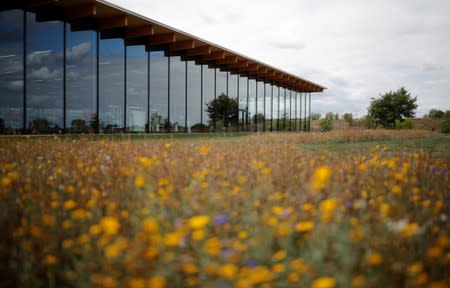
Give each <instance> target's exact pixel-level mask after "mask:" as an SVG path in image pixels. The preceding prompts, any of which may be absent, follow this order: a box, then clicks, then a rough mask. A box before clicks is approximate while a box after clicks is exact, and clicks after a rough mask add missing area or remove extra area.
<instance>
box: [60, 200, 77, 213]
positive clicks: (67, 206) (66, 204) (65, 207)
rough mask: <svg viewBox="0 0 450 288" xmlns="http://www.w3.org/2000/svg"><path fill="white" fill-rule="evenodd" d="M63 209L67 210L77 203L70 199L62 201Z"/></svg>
mask: <svg viewBox="0 0 450 288" xmlns="http://www.w3.org/2000/svg"><path fill="white" fill-rule="evenodd" d="M63 206H64V209H66V210H69V209H72V208H74V207H75V206H77V203H76V202H75V201H73V200H72V199H70V200H67V201H64V205H63Z"/></svg>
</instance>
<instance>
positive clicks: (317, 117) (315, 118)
mask: <svg viewBox="0 0 450 288" xmlns="http://www.w3.org/2000/svg"><path fill="white" fill-rule="evenodd" d="M321 116H322V115H320V113H314V112H313V113H311V120H319V119H320V117H321Z"/></svg>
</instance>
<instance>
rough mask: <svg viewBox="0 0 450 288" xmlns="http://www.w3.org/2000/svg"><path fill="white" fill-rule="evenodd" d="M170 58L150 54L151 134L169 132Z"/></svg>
mask: <svg viewBox="0 0 450 288" xmlns="http://www.w3.org/2000/svg"><path fill="white" fill-rule="evenodd" d="M168 68H169V67H168V58H167V57H165V56H164V52H162V51H157V52H150V132H156V133H157V132H167V131H168V128H169V126H168V114H167V113H168V112H167V111H168V93H169V92H168V85H169V82H168V81H169V78H168V73H169V70H168Z"/></svg>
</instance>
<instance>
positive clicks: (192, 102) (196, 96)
mask: <svg viewBox="0 0 450 288" xmlns="http://www.w3.org/2000/svg"><path fill="white" fill-rule="evenodd" d="M201 69H202V66H200V65H195V62H193V61H189V62H188V75H187V76H188V83H187V86H188V91H187V96H188V97H187V98H188V99H187V108H188V109H187V110H188V111H187V127H188V129H189V130H188V132H203V131H204V130H205V126H203V124H202V115H201V114H202V99H201V88H202V87H201Z"/></svg>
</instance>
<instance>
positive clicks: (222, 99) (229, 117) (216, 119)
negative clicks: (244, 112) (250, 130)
mask: <svg viewBox="0 0 450 288" xmlns="http://www.w3.org/2000/svg"><path fill="white" fill-rule="evenodd" d="M206 112H207V113H208V116H209V121H210V125H211V126H213V127H215V126H216V125H218V126H219V125H220V126H221V124H223V127H225V129H227V128H228V126H229V125H230V124H234V123H237V121H238V118H239V106H238V102H237V100H236V99H233V98H229V97H228V96H227V95H225V94H224V93H222V94H220V95H219V96H218V97H217V98H216V99H214V100H212V101H210V102H208V103H206Z"/></svg>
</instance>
